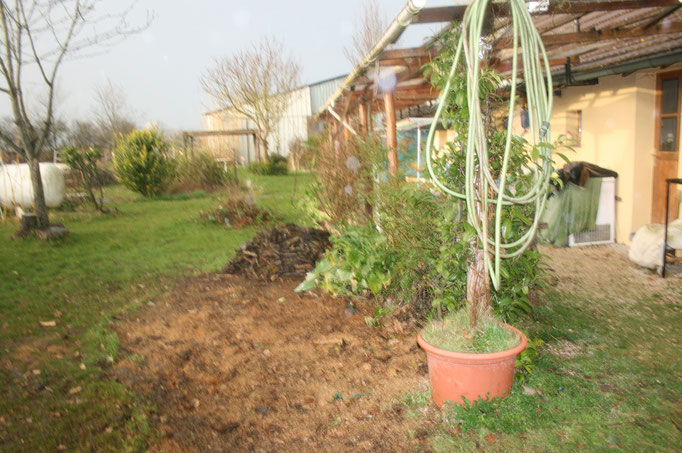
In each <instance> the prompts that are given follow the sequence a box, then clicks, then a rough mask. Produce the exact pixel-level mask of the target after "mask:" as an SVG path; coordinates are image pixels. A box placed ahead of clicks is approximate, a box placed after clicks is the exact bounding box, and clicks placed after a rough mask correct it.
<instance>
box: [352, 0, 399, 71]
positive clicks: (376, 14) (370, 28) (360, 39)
mask: <svg viewBox="0 0 682 453" xmlns="http://www.w3.org/2000/svg"><path fill="white" fill-rule="evenodd" d="M387 26H388V20H387V19H386V16H385V15H384V14H383V13H382V12H381V8H380V7H379V2H378V1H377V0H366V1H365V5H364V7H363V9H362V17H360V18H359V19H358V20H357V21H356V23H355V24H354V26H353V44H352V46H350V47H346V48H345V49H344V50H343V54H344V55H345V56H346V58H347V59H348V61H349V62H350V63H351V64H352V65H353V66H355V65H357V64H358V63H359V62H360V60H362V58H363V57H364V56H365V55H367V54H368V53H369V51H370V50H372V48H373V47H374V45H375V44H376V43H377V41H379V38H381V35H382V34H383V33H384V31H385V30H386V27H387Z"/></svg>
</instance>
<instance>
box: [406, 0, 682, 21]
mask: <svg viewBox="0 0 682 453" xmlns="http://www.w3.org/2000/svg"><path fill="white" fill-rule="evenodd" d="M676 5H679V0H647V1H642V0H621V1H614V2H585V1H571V2H567V1H557V0H553V1H551V2H550V4H549V7H548V8H547V10H546V11H536V12H534V13H533V14H534V15H537V14H544V15H547V14H581V13H591V12H595V11H617V10H621V9H638V8H651V7H658V6H676ZM491 8H492V10H493V14H494V15H495V16H496V17H502V16H509V5H508V4H506V3H493V4H491ZM464 11H466V6H441V7H434V8H424V9H422V10H421V12H420V13H419V15H418V16H417V17H416V18H415V19H414V20H413V21H412V23H413V24H429V23H435V22H452V21H453V20H461V19H462V17H463V16H464Z"/></svg>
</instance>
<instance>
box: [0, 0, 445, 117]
mask: <svg viewBox="0 0 682 453" xmlns="http://www.w3.org/2000/svg"><path fill="white" fill-rule="evenodd" d="M405 1H406V0H380V5H381V7H382V8H383V10H384V13H385V14H386V16H387V18H389V19H392V18H393V17H394V16H395V14H396V13H397V12H398V11H399V10H400V8H401V7H402V5H404V3H405ZM109 3H110V4H113V5H114V7H116V6H115V5H116V4H118V5H119V6H118V8H120V5H121V4H123V2H122V1H121V0H117V1H114V2H109ZM363 3H364V0H342V1H338V0H288V1H281V0H243V1H235V0H140V1H138V3H137V6H136V10H135V14H134V15H133V16H132V18H133V19H135V18H138V19H139V21H140V22H144V18H145V16H146V14H147V11H148V10H150V11H153V13H154V21H153V23H152V25H151V26H150V27H149V28H148V29H147V30H146V31H144V32H143V33H140V34H138V35H134V36H131V37H129V38H128V39H127V40H126V41H124V42H121V43H119V44H116V45H115V46H114V47H113V48H111V49H109V50H108V51H107V52H106V53H104V54H102V55H98V56H95V57H91V58H81V59H77V60H72V61H68V62H66V63H65V64H64V65H63V67H62V68H61V72H60V74H59V91H58V94H59V96H58V100H59V101H60V108H59V112H58V113H59V116H60V117H62V118H64V119H67V120H70V119H76V118H80V119H86V118H87V117H88V115H89V112H91V111H92V108H93V105H94V100H93V98H94V92H95V89H96V87H98V86H101V85H103V84H104V83H105V82H106V80H107V79H110V80H111V81H112V82H113V83H114V84H116V85H118V86H119V87H120V88H121V89H122V90H123V92H124V93H125V96H126V99H127V101H128V103H129V105H130V106H131V107H132V108H133V109H134V111H135V119H136V120H137V122H138V123H139V124H140V125H145V124H146V123H148V122H150V121H159V122H160V123H161V125H162V126H163V127H165V128H167V129H176V130H179V129H185V130H187V129H198V128H200V127H201V113H202V112H204V111H205V110H206V107H207V99H206V97H205V96H204V95H203V94H202V90H201V87H200V84H199V79H200V76H201V74H202V72H203V71H205V70H206V68H208V67H209V66H210V65H211V63H212V61H213V60H214V59H215V58H216V57H220V56H228V55H230V54H231V53H233V52H235V51H237V50H239V49H242V48H244V47H246V46H248V45H249V44H250V43H252V42H255V41H257V40H258V39H259V38H260V37H262V36H264V35H270V36H274V37H276V38H278V39H281V40H282V41H283V42H284V44H285V46H286V47H287V48H289V49H290V50H291V52H292V53H293V54H294V55H295V56H296V57H297V58H298V60H299V62H300V64H301V67H302V70H303V82H304V83H310V82H315V81H319V80H323V79H327V78H330V77H335V76H338V75H341V74H344V73H347V72H348V71H349V70H350V69H351V68H350V64H349V63H348V61H347V60H346V58H345V57H344V55H343V48H344V46H348V45H350V42H351V35H352V30H353V24H354V22H355V21H356V20H357V18H358V16H360V15H361V12H362V5H363ZM428 3H433V2H432V1H429V2H428ZM428 6H431V5H428ZM0 112H1V113H2V114H3V115H8V114H9V109H8V107H7V104H6V102H3V103H0Z"/></svg>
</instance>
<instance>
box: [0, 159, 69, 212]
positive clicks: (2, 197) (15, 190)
mask: <svg viewBox="0 0 682 453" xmlns="http://www.w3.org/2000/svg"><path fill="white" fill-rule="evenodd" d="M40 179H42V181H43V191H44V192H45V203H46V204H47V206H48V207H49V208H56V207H57V206H59V205H60V204H62V201H64V195H65V193H66V183H65V182H64V173H63V172H62V170H61V169H60V168H59V167H58V166H57V165H55V164H51V163H41V164H40ZM0 205H2V206H4V207H6V208H14V207H17V206H20V207H22V208H27V209H28V208H31V207H32V206H33V185H32V184H31V173H30V169H29V168H28V164H7V165H1V166H0Z"/></svg>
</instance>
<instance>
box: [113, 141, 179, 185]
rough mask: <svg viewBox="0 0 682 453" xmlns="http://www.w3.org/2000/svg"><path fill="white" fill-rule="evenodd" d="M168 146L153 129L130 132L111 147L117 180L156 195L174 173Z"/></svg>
mask: <svg viewBox="0 0 682 453" xmlns="http://www.w3.org/2000/svg"><path fill="white" fill-rule="evenodd" d="M169 149H170V147H169V145H168V143H166V142H165V141H164V140H163V138H162V137H161V136H160V134H159V133H158V132H157V131H154V130H144V131H133V132H131V133H130V134H129V135H127V136H125V137H123V138H121V139H120V140H119V141H118V143H117V146H116V149H115V150H114V169H115V171H116V175H117V176H118V178H119V179H120V180H121V182H122V183H123V184H124V185H125V186H126V187H128V188H129V189H130V190H133V191H135V192H139V193H141V194H142V195H144V196H145V197H151V196H154V195H158V194H160V193H161V192H163V190H164V189H165V188H166V187H167V186H168V184H169V183H170V182H171V180H172V179H173V176H174V174H175V165H174V164H175V162H174V161H173V159H171V158H170V156H169Z"/></svg>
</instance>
